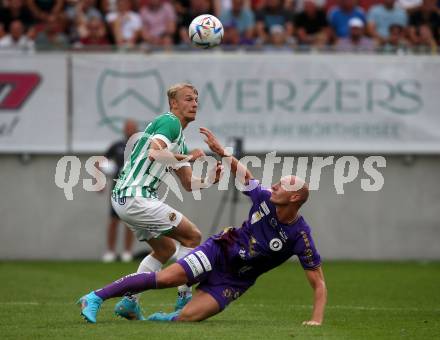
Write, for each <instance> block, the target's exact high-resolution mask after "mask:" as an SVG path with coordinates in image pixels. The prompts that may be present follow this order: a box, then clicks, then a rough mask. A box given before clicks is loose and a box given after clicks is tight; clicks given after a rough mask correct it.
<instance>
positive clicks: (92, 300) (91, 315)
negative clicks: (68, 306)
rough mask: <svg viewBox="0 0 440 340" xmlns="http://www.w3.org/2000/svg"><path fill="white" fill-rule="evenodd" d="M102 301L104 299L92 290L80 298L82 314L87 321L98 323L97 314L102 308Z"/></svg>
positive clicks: (79, 303)
mask: <svg viewBox="0 0 440 340" xmlns="http://www.w3.org/2000/svg"><path fill="white" fill-rule="evenodd" d="M102 302H103V300H102V299H101V298H100V297H99V296H98V295H96V294H95V292H91V293H89V294H87V295H84V296H83V297H82V298H80V299H79V300H78V302H77V304H78V305H80V307H81V315H82V316H83V317H84V319H86V321H87V322H90V323H96V315H97V314H98V311H99V309H100V308H101V305H102Z"/></svg>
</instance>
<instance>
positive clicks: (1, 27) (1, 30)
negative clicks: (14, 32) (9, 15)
mask: <svg viewBox="0 0 440 340" xmlns="http://www.w3.org/2000/svg"><path fill="white" fill-rule="evenodd" d="M5 36H6V30H5V24H4V23H3V22H2V21H0V40H2V39H3V38H4V37H5Z"/></svg>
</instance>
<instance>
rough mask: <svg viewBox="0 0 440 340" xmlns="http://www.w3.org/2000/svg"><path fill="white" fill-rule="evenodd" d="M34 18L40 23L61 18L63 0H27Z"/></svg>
mask: <svg viewBox="0 0 440 340" xmlns="http://www.w3.org/2000/svg"><path fill="white" fill-rule="evenodd" d="M27 5H28V7H29V9H30V10H31V12H32V15H33V17H34V19H35V20H36V21H37V22H40V23H49V22H53V21H58V20H60V19H62V13H63V9H64V0H27Z"/></svg>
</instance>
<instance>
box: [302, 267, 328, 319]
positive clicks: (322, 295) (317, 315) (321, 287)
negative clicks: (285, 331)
mask: <svg viewBox="0 0 440 340" xmlns="http://www.w3.org/2000/svg"><path fill="white" fill-rule="evenodd" d="M305 272H306V277H307V280H308V281H309V283H310V285H311V286H312V288H313V291H314V294H313V297H314V302H313V312H312V318H311V319H310V320H307V321H304V322H303V325H306V326H320V325H321V324H322V322H323V321H324V309H325V305H326V303H327V288H326V286H325V280H324V273H323V272H322V268H321V267H318V268H317V269H315V270H306V271H305Z"/></svg>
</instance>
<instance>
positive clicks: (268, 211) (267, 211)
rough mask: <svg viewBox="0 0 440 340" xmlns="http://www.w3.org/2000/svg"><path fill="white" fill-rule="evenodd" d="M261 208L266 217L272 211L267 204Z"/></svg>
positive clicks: (264, 203)
mask: <svg viewBox="0 0 440 340" xmlns="http://www.w3.org/2000/svg"><path fill="white" fill-rule="evenodd" d="M260 207H261V209H263V211H264V214H265V215H269V213H270V210H269V207H268V206H267V204H266V202H263V203H261V204H260Z"/></svg>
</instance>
